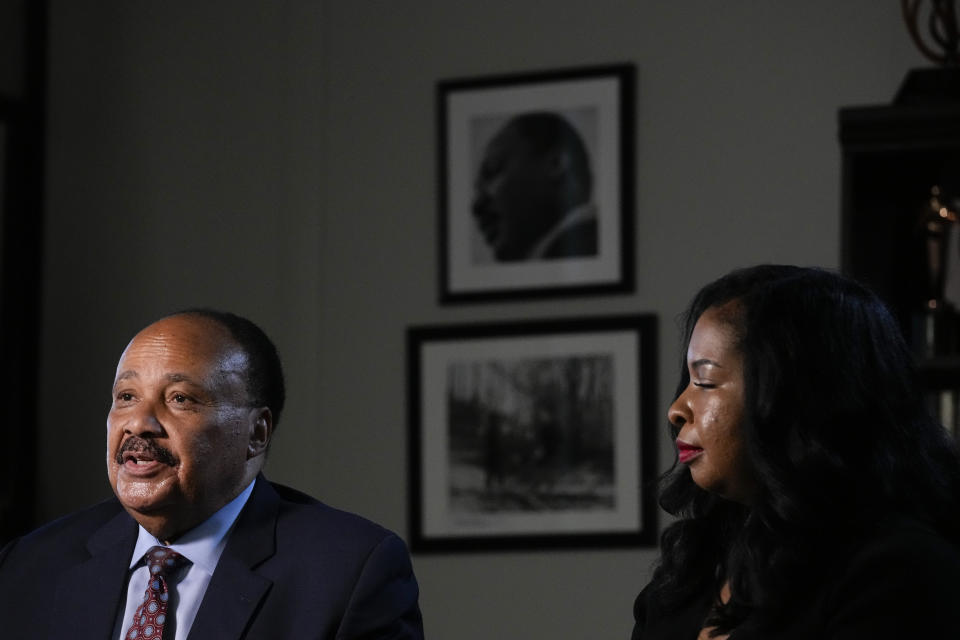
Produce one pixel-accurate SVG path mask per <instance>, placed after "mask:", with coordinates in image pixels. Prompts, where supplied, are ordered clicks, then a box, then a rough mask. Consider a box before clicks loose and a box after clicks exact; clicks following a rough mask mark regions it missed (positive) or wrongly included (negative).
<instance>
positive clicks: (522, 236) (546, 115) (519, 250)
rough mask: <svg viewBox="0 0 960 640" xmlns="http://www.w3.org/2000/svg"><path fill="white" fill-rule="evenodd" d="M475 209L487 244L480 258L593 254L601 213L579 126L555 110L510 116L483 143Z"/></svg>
mask: <svg viewBox="0 0 960 640" xmlns="http://www.w3.org/2000/svg"><path fill="white" fill-rule="evenodd" d="M479 138H480V136H475V138H474V142H475V143H476V144H477V146H478V151H480V149H482V151H481V152H480V154H479V156H478V157H479V166H478V167H477V169H476V174H475V178H474V182H473V200H472V203H471V211H472V214H473V219H474V222H475V223H476V227H477V229H478V230H479V232H480V235H481V236H482V238H483V241H484V244H485V251H484V252H476V253H486V256H485V257H484V256H481V257H480V258H479V259H478V261H484V259H485V260H487V261H490V260H493V261H497V262H504V263H509V262H519V261H532V260H555V259H560V258H574V257H595V256H596V255H597V252H598V231H599V229H598V226H599V223H598V218H597V209H596V206H595V204H594V202H593V174H592V171H591V166H590V155H589V152H588V149H587V145H586V144H585V143H584V139H583V136H582V134H581V132H580V131H578V130H577V128H576V127H575V126H574V125H573V124H572V123H571V121H570V120H569V119H568V118H567V117H565V115H564V114H562V113H559V112H556V111H530V112H524V113H519V114H516V115H513V116H511V117H509V118H508V119H507V120H506V122H505V123H504V124H501V125H499V127H498V128H497V129H496V130H495V132H494V133H493V135H492V137H490V138H489V140H488V141H487V142H486V143H485V144H484V143H483V142H482V141H481V140H480V139H479Z"/></svg>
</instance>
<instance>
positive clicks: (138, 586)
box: [118, 480, 256, 640]
mask: <svg viewBox="0 0 960 640" xmlns="http://www.w3.org/2000/svg"><path fill="white" fill-rule="evenodd" d="M254 484H256V480H254V481H253V482H251V483H250V485H249V486H247V488H246V489H244V490H243V491H242V492H241V493H240V495H238V496H237V497H236V498H234V499H233V500H231V501H230V502H228V503H227V504H225V505H224V506H223V508H221V509H220V510H219V511H217V512H216V513H215V514H213V515H212V516H210V517H209V518H208V519H207V520H205V521H204V522H203V523H201V524H200V525H198V526H197V527H194V528H193V529H191V530H190V531H188V532H187V533H185V534H183V535H182V536H180V537H179V538H177V541H176V542H175V543H173V544H169V545H164V544H163V543H162V542H160V541H159V540H157V539H156V538H154V537H153V536H152V535H150V534H149V533H147V531H146V529H144V528H143V527H140V533H139V535H138V536H137V545H136V546H135V547H134V548H133V555H132V556H131V557H130V569H131V570H132V571H131V573H130V578H129V582H128V583H127V604H126V608H125V611H124V614H123V623H122V624H121V625H120V635H119V636H118V640H123V638H124V635H125V634H126V632H127V630H128V629H129V628H130V625H131V624H133V614H134V613H136V611H137V607H138V606H140V603H141V602H143V594H144V593H145V592H146V590H147V580H148V577H149V572H148V570H147V565H145V564H144V563H143V562H141V561H142V560H143V556H144V554H145V553H146V552H147V550H148V549H150V547H153V546H155V545H159V546H167V547H169V548H170V549H173V550H174V551H176V552H177V553H179V554H181V555H183V556H184V557H185V558H186V559H187V560H189V561H190V562H191V564H190V565H189V566H187V567H185V568H184V569H183V570H182V571H181V576H182V577H181V578H180V579H179V580H177V581H175V582H173V583H172V585H173V586H172V587H171V590H173V591H175V592H176V596H175V597H173V598H171V602H172V603H174V604H175V607H176V608H175V609H174V610H173V611H172V612H171V613H172V614H173V615H172V616H171V617H172V620H171V621H170V622H168V623H167V624H168V625H170V626H172V625H176V635H175V636H173V638H174V640H186V638H187V635H188V634H189V633H190V628H191V627H192V626H193V621H194V619H195V618H196V617H197V610H198V609H199V608H200V602H201V601H203V594H204V593H206V591H207V585H209V584H210V578H212V577H213V571H214V569H216V568H217V563H218V562H219V561H220V555H221V554H222V553H223V549H224V548H225V547H226V546H227V538H228V537H229V532H230V529H231V528H232V527H233V523H234V522H235V521H236V519H237V516H238V515H240V511H241V510H242V509H243V506H244V505H245V504H246V503H247V499H248V498H249V497H250V493H251V492H252V491H253V485H254ZM171 623H172V624H171ZM168 633H169V632H168V631H167V630H166V629H164V637H171V636H169V635H168Z"/></svg>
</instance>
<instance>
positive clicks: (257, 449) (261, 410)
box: [247, 407, 273, 460]
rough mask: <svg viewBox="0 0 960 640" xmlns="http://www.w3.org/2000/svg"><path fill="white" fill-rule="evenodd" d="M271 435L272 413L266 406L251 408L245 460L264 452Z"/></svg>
mask: <svg viewBox="0 0 960 640" xmlns="http://www.w3.org/2000/svg"><path fill="white" fill-rule="evenodd" d="M272 437H273V413H271V411H270V409H269V408H267V407H258V408H256V409H252V410H251V415H250V439H249V440H248V441H247V460H249V459H251V458H256V457H257V456H259V455H261V454H263V453H266V451H267V448H268V447H269V446H270V438H272Z"/></svg>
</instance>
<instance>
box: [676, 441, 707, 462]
mask: <svg viewBox="0 0 960 640" xmlns="http://www.w3.org/2000/svg"><path fill="white" fill-rule="evenodd" d="M701 453H703V449H701V448H700V447H695V446H693V445H692V444H687V443H686V442H683V441H682V440H677V460H679V461H680V463H681V464H689V463H690V462H692V461H693V460H694V459H696V458H699V457H700V454H701Z"/></svg>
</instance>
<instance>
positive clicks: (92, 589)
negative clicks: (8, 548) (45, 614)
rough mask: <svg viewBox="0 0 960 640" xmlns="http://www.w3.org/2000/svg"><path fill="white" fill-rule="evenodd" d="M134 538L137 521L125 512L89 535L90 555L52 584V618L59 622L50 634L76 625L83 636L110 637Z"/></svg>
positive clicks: (67, 632) (63, 632)
mask: <svg viewBox="0 0 960 640" xmlns="http://www.w3.org/2000/svg"><path fill="white" fill-rule="evenodd" d="M136 540H137V525H136V522H134V520H133V519H132V518H131V517H130V516H129V515H127V514H126V513H125V512H120V513H119V514H117V515H116V516H114V517H113V518H112V519H111V520H110V521H109V522H107V523H106V524H105V525H103V526H102V527H101V528H100V529H98V530H97V532H96V533H94V535H93V536H91V537H90V539H89V540H88V542H87V550H88V551H89V552H90V558H89V559H87V560H86V561H85V562H82V563H81V564H78V565H76V566H74V567H71V568H70V569H68V570H66V571H64V572H63V573H62V574H60V578H59V579H58V580H57V584H56V585H55V586H54V599H53V602H54V612H53V614H52V619H53V620H56V621H59V622H58V623H55V624H54V626H53V627H52V632H53V636H52V637H61V636H63V635H70V634H72V633H73V632H75V631H76V630H78V629H82V630H83V635H84V636H85V637H90V638H110V637H112V635H113V631H114V625H115V624H116V618H117V609H118V607H119V606H120V605H121V603H123V602H124V601H125V595H126V594H125V593H124V587H125V585H126V580H127V570H128V569H129V566H130V554H131V553H133V547H134V544H136ZM57 624H59V625H61V626H59V627H58V626H57Z"/></svg>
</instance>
